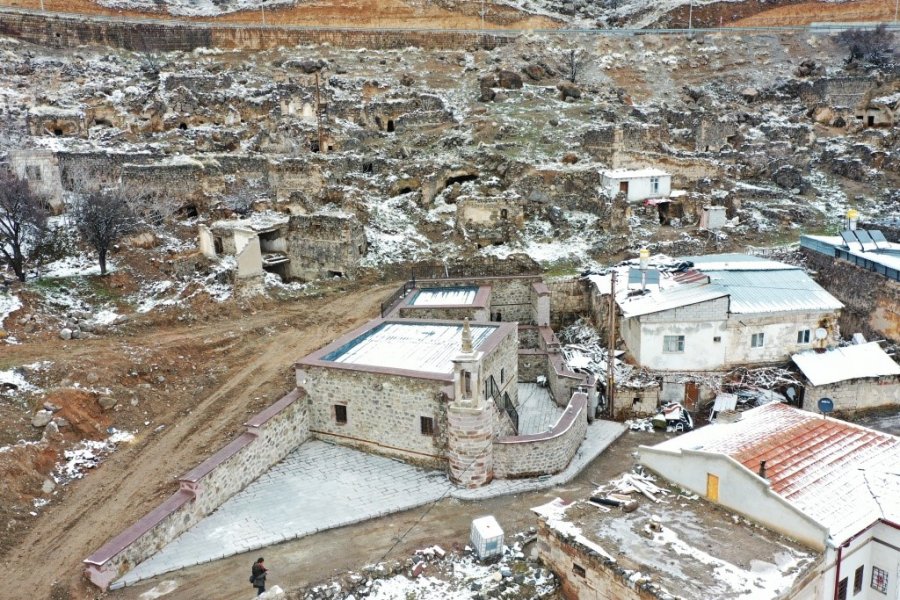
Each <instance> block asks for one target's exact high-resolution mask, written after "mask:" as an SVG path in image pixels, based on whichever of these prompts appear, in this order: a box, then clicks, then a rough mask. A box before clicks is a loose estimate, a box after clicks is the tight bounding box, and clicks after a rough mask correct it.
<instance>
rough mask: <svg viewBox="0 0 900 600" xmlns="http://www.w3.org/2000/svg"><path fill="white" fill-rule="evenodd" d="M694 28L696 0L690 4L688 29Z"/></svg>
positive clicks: (692, 0)
mask: <svg viewBox="0 0 900 600" xmlns="http://www.w3.org/2000/svg"><path fill="white" fill-rule="evenodd" d="M693 28H694V0H691V1H690V4H688V30H691V29H693Z"/></svg>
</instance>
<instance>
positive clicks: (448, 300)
mask: <svg viewBox="0 0 900 600" xmlns="http://www.w3.org/2000/svg"><path fill="white" fill-rule="evenodd" d="M477 294H478V287H477V286H465V287H444V288H425V289H423V290H420V291H419V292H418V293H417V294H416V296H415V298H413V300H412V302H410V304H411V305H412V306H454V305H462V304H472V303H473V302H474V301H475V296H476V295H477Z"/></svg>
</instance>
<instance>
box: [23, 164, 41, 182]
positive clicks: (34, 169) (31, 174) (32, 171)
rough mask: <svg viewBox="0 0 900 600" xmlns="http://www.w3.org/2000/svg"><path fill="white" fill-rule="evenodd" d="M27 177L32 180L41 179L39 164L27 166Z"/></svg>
mask: <svg viewBox="0 0 900 600" xmlns="http://www.w3.org/2000/svg"><path fill="white" fill-rule="evenodd" d="M25 178H26V179H31V180H32V181H40V180H41V168H40V167H38V166H37V165H28V166H26V167H25Z"/></svg>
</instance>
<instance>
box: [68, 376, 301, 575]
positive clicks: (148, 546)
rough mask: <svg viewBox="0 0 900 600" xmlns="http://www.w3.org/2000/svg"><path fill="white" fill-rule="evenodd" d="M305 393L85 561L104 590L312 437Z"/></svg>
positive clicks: (250, 425)
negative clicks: (310, 435)
mask: <svg viewBox="0 0 900 600" xmlns="http://www.w3.org/2000/svg"><path fill="white" fill-rule="evenodd" d="M303 400H305V394H304V393H303V392H302V390H300V389H295V390H294V391H292V392H291V393H289V394H288V395H287V396H284V397H283V398H281V399H280V400H279V401H278V402H276V403H275V404H273V405H272V406H270V407H269V408H267V409H265V410H264V411H262V412H261V413H259V414H258V415H256V416H255V417H253V418H252V419H250V420H249V421H247V423H246V424H245V426H246V428H247V431H246V432H245V433H243V434H241V435H240V436H238V437H237V438H236V439H235V440H233V441H232V442H231V443H230V444H228V445H227V446H225V447H224V448H222V449H221V450H219V451H218V452H216V453H215V454H214V455H212V456H211V457H209V458H208V459H207V460H205V461H203V462H202V463H201V464H200V465H198V466H197V467H195V468H194V469H192V470H191V471H189V472H188V473H186V474H185V475H183V476H182V477H181V478H180V479H179V483H180V485H181V488H180V489H179V490H178V491H177V492H176V493H175V494H173V495H172V496H171V497H170V498H169V499H168V500H166V501H165V502H163V503H162V504H161V505H160V506H158V507H157V508H156V509H154V510H153V511H151V512H150V513H148V514H146V515H144V516H143V517H142V518H141V519H140V520H139V521H137V522H136V523H134V524H133V525H132V526H131V527H129V528H128V529H126V530H125V531H123V532H122V533H120V534H119V535H117V536H116V537H114V538H113V539H111V540H110V541H109V542H107V543H106V544H105V545H104V546H103V547H102V548H100V549H99V550H97V551H96V552H94V553H93V554H92V555H91V556H89V557H88V558H86V559H84V564H85V570H84V574H85V576H86V577H87V578H88V579H90V580H91V582H92V583H93V584H94V585H96V586H98V587H99V588H101V589H104V590H105V589H107V587H109V584H110V583H112V582H113V581H114V580H116V579H118V578H119V577H121V576H122V575H124V574H125V573H126V572H127V571H129V570H131V569H132V568H134V566H135V565H137V564H139V563H140V562H142V561H144V560H146V559H147V558H149V557H150V556H152V555H153V554H154V553H156V552H157V551H158V550H160V549H161V548H162V547H163V546H165V545H166V544H168V543H169V542H171V541H172V540H173V539H175V538H176V537H177V536H179V535H180V534H182V533H184V532H185V531H187V530H188V529H189V528H190V527H192V526H193V525H194V524H196V523H197V522H198V521H200V519H202V518H203V517H205V516H206V515H208V514H210V513H211V512H213V511H214V510H215V509H216V508H218V507H219V506H221V505H222V503H223V502H225V501H226V500H227V499H228V498H230V497H231V496H233V495H234V494H236V493H237V492H239V491H241V490H242V489H244V488H245V487H246V486H247V485H248V484H250V483H251V482H253V481H254V480H255V479H256V478H257V477H258V476H259V475H260V474H262V473H264V472H265V471H266V470H267V469H268V468H269V467H270V466H272V465H274V464H275V463H277V462H278V461H280V460H281V459H283V458H284V457H285V456H287V455H288V454H289V453H290V452H291V451H292V450H294V449H295V448H296V447H297V446H299V445H300V444H302V443H303V442H305V441H306V439H307V438H308V437H309V416H308V411H307V410H306V402H304V401H303Z"/></svg>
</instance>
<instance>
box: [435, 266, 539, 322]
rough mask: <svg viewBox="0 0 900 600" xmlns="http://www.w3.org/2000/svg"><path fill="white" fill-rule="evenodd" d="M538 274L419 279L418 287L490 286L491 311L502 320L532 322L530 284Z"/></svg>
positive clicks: (537, 277) (536, 280)
mask: <svg viewBox="0 0 900 600" xmlns="http://www.w3.org/2000/svg"><path fill="white" fill-rule="evenodd" d="M541 280H542V278H541V276H540V275H534V276H521V277H471V278H459V279H439V280H421V281H419V282H418V285H419V287H422V288H426V287H463V286H473V285H476V286H485V287H490V288H491V307H490V308H491V313H494V314H496V313H497V312H500V314H501V320H502V321H518V322H519V323H522V324H525V325H533V324H534V315H533V314H532V305H531V284H532V283H535V282H539V281H541ZM551 312H552V311H551Z"/></svg>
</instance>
